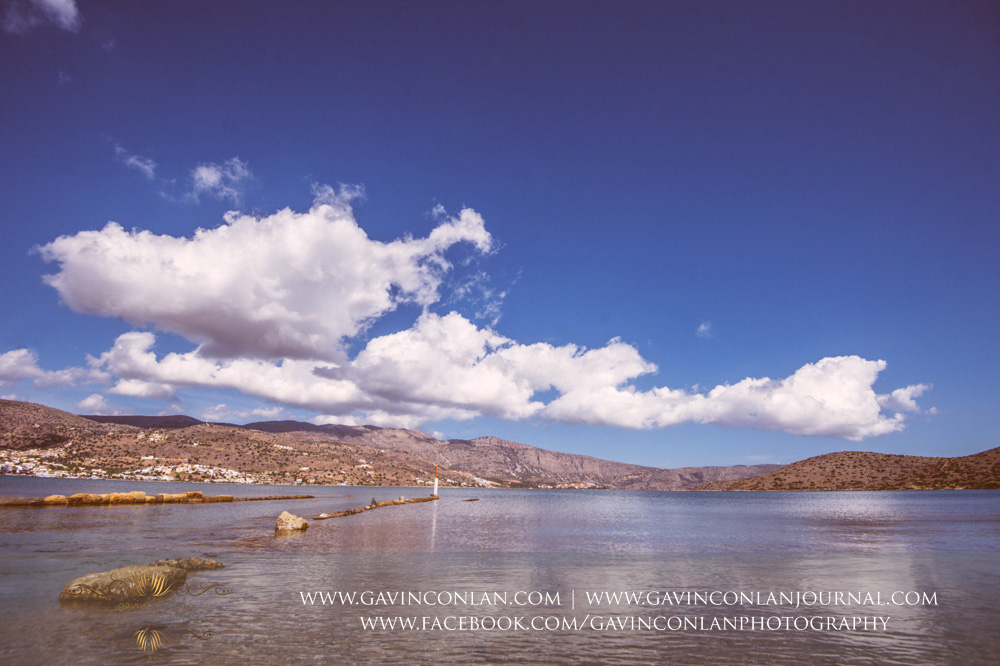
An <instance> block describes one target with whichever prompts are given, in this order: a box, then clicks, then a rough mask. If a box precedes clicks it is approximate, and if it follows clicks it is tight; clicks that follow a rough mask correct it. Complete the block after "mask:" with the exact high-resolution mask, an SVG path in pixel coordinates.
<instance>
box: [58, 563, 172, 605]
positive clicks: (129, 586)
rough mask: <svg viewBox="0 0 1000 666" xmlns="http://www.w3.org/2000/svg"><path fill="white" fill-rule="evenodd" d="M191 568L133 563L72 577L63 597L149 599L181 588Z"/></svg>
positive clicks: (114, 600)
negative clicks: (188, 569) (187, 569)
mask: <svg viewBox="0 0 1000 666" xmlns="http://www.w3.org/2000/svg"><path fill="white" fill-rule="evenodd" d="M185 577H187V571H185V570H184V569H180V568H177V567H171V566H163V565H133V566H128V567H121V568H120V569H112V570H111V571H103V572H101V573H92V574H87V575H86V576H80V577H79V578H76V579H74V580H72V581H70V582H69V583H68V584H67V585H66V587H64V588H63V590H62V592H60V593H59V600H60V601H87V602H98V603H121V602H134V601H143V600H148V601H152V600H154V599H156V598H158V597H162V596H165V595H167V594H169V593H171V592H175V591H177V588H178V587H180V585H181V583H183V582H184V579H185Z"/></svg>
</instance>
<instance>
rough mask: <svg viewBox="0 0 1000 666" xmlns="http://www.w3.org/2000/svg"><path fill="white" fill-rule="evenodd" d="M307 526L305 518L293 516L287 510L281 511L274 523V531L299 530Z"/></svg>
mask: <svg viewBox="0 0 1000 666" xmlns="http://www.w3.org/2000/svg"><path fill="white" fill-rule="evenodd" d="M307 527H309V523H307V522H306V519H305V518H301V517H299V516H293V515H292V514H290V513H288V512H287V511H282V512H281V515H280V516H278V521H277V522H276V523H275V524H274V531H275V532H299V531H302V530H305V529H306V528H307Z"/></svg>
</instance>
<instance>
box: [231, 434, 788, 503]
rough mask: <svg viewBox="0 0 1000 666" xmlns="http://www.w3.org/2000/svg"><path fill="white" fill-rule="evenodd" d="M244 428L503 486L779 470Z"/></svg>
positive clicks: (631, 485) (673, 485) (673, 483)
mask: <svg viewBox="0 0 1000 666" xmlns="http://www.w3.org/2000/svg"><path fill="white" fill-rule="evenodd" d="M244 427H246V428H253V429H260V430H265V431H268V432H275V431H281V432H286V433H289V432H294V431H295V429H296V427H301V431H302V432H308V433H314V434H315V433H323V434H326V435H329V436H332V437H335V438H336V439H338V440H339V441H343V442H350V443H354V444H365V445H368V446H373V447H376V448H380V449H388V450H393V451H406V452H409V453H413V454H416V455H419V456H421V457H423V458H427V459H429V460H433V461H435V462H439V463H441V464H442V465H447V466H448V467H450V468H452V469H461V470H464V471H467V472H470V473H472V474H475V475H476V476H478V477H482V478H484V479H490V480H492V481H496V482H498V483H501V484H503V485H512V486H518V485H531V486H539V485H549V486H559V485H576V486H579V485H583V486H600V487H606V488H618V489H622V490H690V489H692V488H694V487H696V486H699V485H702V484H704V483H708V482H710V481H718V480H722V479H745V478H747V477H749V476H754V475H756V474H764V473H766V472H770V471H771V470H774V469H778V468H779V467H780V465H755V466H753V467H746V466H744V465H736V466H734V467H687V468H681V469H660V468H657V467H644V466H642V465H631V464H628V463H620V462H613V461H610V460H601V459H600V458H593V457H591V456H583V455H576V454H571V453H558V452H556V451H548V450H546V449H540V448H537V447H534V446H529V445H527V444H519V443H517V442H509V441H507V440H503V439H499V438H497V437H477V438H475V439H449V440H443V441H442V440H438V439H435V438H433V437H431V436H430V435H427V434H425V433H422V432H419V431H416V430H404V429H400V428H379V427H376V426H357V427H355V426H342V425H324V426H314V425H312V424H310V423H302V424H298V426H296V422H294V421H278V422H274V421H270V422H263V423H250V424H247V425H246V426H244Z"/></svg>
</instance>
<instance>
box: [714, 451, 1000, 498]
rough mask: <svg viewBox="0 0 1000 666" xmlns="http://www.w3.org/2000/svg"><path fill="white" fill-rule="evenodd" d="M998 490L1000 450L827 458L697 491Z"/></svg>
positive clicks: (858, 453) (852, 453)
mask: <svg viewBox="0 0 1000 666" xmlns="http://www.w3.org/2000/svg"><path fill="white" fill-rule="evenodd" d="M950 488H1000V448H996V449H990V450H989V451H983V452H982V453H977V454H975V455H971V456H963V457H960V458H930V457H923V456H902V455H890V454H885V453H867V452H862V451H842V452H840V453H828V454H826V455H823V456H817V457H815V458H808V459H806V460H801V461H799V462H796V463H792V464H791V465H785V466H784V467H782V468H781V469H779V470H775V471H773V472H770V473H768V474H763V475H761V476H755V477H753V478H749V479H743V480H737V481H723V482H716V483H710V484H707V485H704V486H701V487H700V488H698V490H944V489H950Z"/></svg>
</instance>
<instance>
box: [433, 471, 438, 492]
mask: <svg viewBox="0 0 1000 666" xmlns="http://www.w3.org/2000/svg"><path fill="white" fill-rule="evenodd" d="M437 494H438V466H437V465H434V495H435V496H437Z"/></svg>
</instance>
